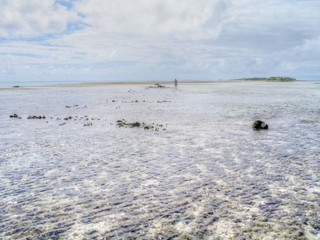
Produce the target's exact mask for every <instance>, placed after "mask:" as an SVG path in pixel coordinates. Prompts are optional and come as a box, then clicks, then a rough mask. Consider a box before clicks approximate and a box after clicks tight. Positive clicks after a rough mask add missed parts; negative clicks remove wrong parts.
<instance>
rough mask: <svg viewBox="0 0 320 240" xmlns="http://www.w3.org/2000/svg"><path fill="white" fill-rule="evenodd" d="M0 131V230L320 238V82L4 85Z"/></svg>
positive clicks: (27, 235) (42, 234) (60, 235)
mask: <svg viewBox="0 0 320 240" xmlns="http://www.w3.org/2000/svg"><path fill="white" fill-rule="evenodd" d="M14 113H16V114H18V115H19V116H21V118H22V119H17V118H9V116H10V115H11V114H14ZM28 115H45V116H46V119H27V117H28ZM69 116H70V117H71V119H68V120H64V118H69ZM119 119H126V120H127V121H132V122H135V121H139V122H145V123H148V124H152V123H154V124H159V125H162V127H159V129H158V131H156V130H151V129H149V130H144V129H141V128H119V127H117V126H116V121H117V120H119ZM257 119H261V120H264V121H265V122H267V123H268V124H269V130H267V131H253V130H252V128H251V124H252V122H253V121H254V120H257ZM84 125H86V126H84ZM0 136H1V142H0V239H320V214H319V213H320V157H319V156H320V84H317V82H309V81H304V82H299V81H297V82H290V83H270V82H245V81H243V82H215V83H210V84H181V85H180V86H179V88H178V89H177V90H175V89H174V88H172V87H170V88H163V89H160V88H146V86H143V85H108V86H96V85H92V86H86V87H79V86H74V87H38V88H31V89H23V88H20V89H5V90H1V91H0Z"/></svg>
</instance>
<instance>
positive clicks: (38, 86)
mask: <svg viewBox="0 0 320 240" xmlns="http://www.w3.org/2000/svg"><path fill="white" fill-rule="evenodd" d="M249 82H251V83H263V84H269V83H277V84H281V83H290V84H292V83H307V82H308V83H311V82H315V83H316V82H317V81H316V80H295V81H290V82H286V81H283V82H281V81H262V80H242V79H232V80H207V81H194V80H192V81H187V80H184V81H183V80H182V81H179V82H178V84H179V85H205V84H220V83H249ZM157 83H158V84H161V85H164V86H166V85H169V86H171V85H172V86H174V81H135V82H71V83H52V84H51V83H48V84H45V83H44V84H31V85H14V86H8V85H3V86H1V85H0V90H35V89H41V88H48V87H49V88H51V87H57V88H59V87H96V86H154V85H155V84H157Z"/></svg>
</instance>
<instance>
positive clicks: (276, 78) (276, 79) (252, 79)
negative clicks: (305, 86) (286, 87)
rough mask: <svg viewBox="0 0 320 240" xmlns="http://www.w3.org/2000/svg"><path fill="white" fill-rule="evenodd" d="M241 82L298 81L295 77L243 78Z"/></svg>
mask: <svg viewBox="0 0 320 240" xmlns="http://www.w3.org/2000/svg"><path fill="white" fill-rule="evenodd" d="M240 80H249V81H272V82H291V81H295V80H297V79H296V78H293V77H278V76H272V77H262V78H261V77H253V78H241V79H240Z"/></svg>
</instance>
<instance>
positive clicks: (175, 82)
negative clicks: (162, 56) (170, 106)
mask: <svg viewBox="0 0 320 240" xmlns="http://www.w3.org/2000/svg"><path fill="white" fill-rule="evenodd" d="M174 88H175V89H177V88H178V80H177V79H176V78H175V79H174Z"/></svg>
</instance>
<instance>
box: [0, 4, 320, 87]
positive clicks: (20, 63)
mask: <svg viewBox="0 0 320 240" xmlns="http://www.w3.org/2000/svg"><path fill="white" fill-rule="evenodd" d="M268 76H290V77H295V78H297V79H301V80H320V1H319V0H266V1H261V0H134V1H133V0H0V82H21V83H23V82H28V81H37V82H42V81H43V82H52V81H61V82H68V81H77V82H78V81H85V82H90V81H94V82H97V81H140V80H142V81H145V80H173V79H175V78H177V79H179V80H219V79H238V78H247V77H268Z"/></svg>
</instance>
